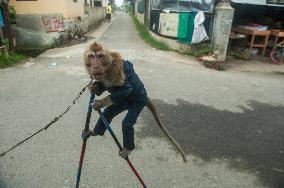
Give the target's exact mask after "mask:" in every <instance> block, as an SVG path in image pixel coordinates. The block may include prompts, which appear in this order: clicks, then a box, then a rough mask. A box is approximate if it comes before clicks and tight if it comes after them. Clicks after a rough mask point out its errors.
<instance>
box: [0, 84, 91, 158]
mask: <svg viewBox="0 0 284 188" xmlns="http://www.w3.org/2000/svg"><path fill="white" fill-rule="evenodd" d="M91 82H92V81H90V82H89V83H88V84H87V85H86V86H85V87H84V88H83V89H82V90H81V91H80V92H79V94H78V96H77V97H76V98H75V99H74V100H73V102H72V104H71V105H69V106H68V107H67V108H66V110H65V111H64V112H62V113H61V114H60V115H59V116H57V117H55V118H53V119H52V120H51V121H50V122H49V123H48V124H47V125H46V126H45V127H44V128H42V129H40V130H38V131H36V132H35V133H34V134H32V135H31V136H29V137H27V138H25V139H24V140H22V141H21V142H19V143H17V144H16V145H14V146H13V147H11V148H10V149H8V150H7V151H5V152H3V153H1V154H0V157H3V156H4V155H5V154H6V153H8V152H10V151H11V150H13V149H14V148H16V147H18V146H19V145H21V144H22V143H24V142H25V141H27V140H29V139H30V138H32V137H33V136H35V135H37V134H38V133H40V132H41V131H43V130H47V129H48V128H49V127H50V126H51V125H52V124H54V123H55V122H57V121H58V120H59V119H60V118H62V117H63V116H64V115H65V114H66V113H67V112H68V111H70V110H71V107H72V106H73V105H75V104H76V103H77V101H78V100H79V98H80V97H81V96H82V94H83V93H84V92H85V90H86V88H87V87H88V85H89V84H90V83H91Z"/></svg>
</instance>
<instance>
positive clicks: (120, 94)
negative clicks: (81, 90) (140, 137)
mask: <svg viewBox="0 0 284 188" xmlns="http://www.w3.org/2000/svg"><path fill="white" fill-rule="evenodd" d="M84 64H85V67H86V70H87V72H88V73H89V75H90V77H91V78H92V79H94V80H96V81H95V82H94V83H93V82H92V83H91V84H90V85H89V88H90V91H91V92H92V93H93V92H94V93H95V94H96V95H97V96H100V95H101V94H102V93H103V92H104V91H108V92H109V93H110V94H109V95H108V96H106V97H104V98H102V99H100V100H94V103H93V108H94V110H99V109H101V108H104V107H106V108H105V109H104V112H103V115H104V116H105V118H106V120H107V121H108V122H109V123H110V122H111V121H112V119H113V118H114V117H115V116H117V115H118V114H120V113H121V112H123V111H125V110H127V114H126V116H125V118H124V119H123V121H122V133H123V149H122V150H121V151H119V155H120V156H121V157H123V158H125V157H127V156H128V155H129V154H130V152H131V151H132V150H133V149H134V148H135V144H134V128H133V126H134V124H135V123H136V120H137V118H138V116H139V114H140V113H141V111H142V109H143V108H144V107H145V106H147V107H148V108H149V109H150V111H151V112H152V114H153V116H154V118H155V120H156V122H157V124H158V126H159V128H160V129H161V130H162V131H163V133H164V134H165V135H166V136H167V138H168V139H169V140H170V141H171V143H172V144H173V145H174V146H175V147H176V148H177V149H178V151H179V152H180V153H181V154H182V157H183V160H184V161H186V157H185V154H184V152H183V151H182V149H181V147H180V146H179V144H178V143H177V142H176V141H175V139H174V138H173V137H172V136H171V135H170V134H169V133H168V131H167V130H166V128H165V127H164V126H163V124H162V123H161V121H160V119H159V117H158V114H157V112H156V110H155V108H154V106H153V103H152V102H151V100H150V99H149V98H148V96H147V92H146V89H145V87H144V85H143V83H142V81H141V80H140V79H139V77H138V75H137V74H136V73H135V71H134V68H133V64H132V63H131V62H129V61H127V60H123V59H122V57H121V56H120V54H118V53H116V52H110V51H108V50H106V49H104V48H103V46H102V45H100V44H99V43H97V42H94V43H93V44H91V45H90V47H89V48H88V49H87V50H86V51H85V53H84ZM105 131H106V128H105V126H104V124H103V122H102V120H100V119H99V120H98V121H97V123H96V126H95V128H94V130H93V131H91V130H89V131H87V132H83V134H84V135H87V136H90V135H92V136H97V135H100V136H102V135H104V133H105Z"/></svg>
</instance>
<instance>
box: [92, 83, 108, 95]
mask: <svg viewBox="0 0 284 188" xmlns="http://www.w3.org/2000/svg"><path fill="white" fill-rule="evenodd" d="M88 88H89V90H90V93H95V94H96V95H97V96H100V95H101V94H102V93H103V92H104V91H105V90H106V89H105V87H104V86H103V84H102V83H101V82H95V83H90V84H89V85H88Z"/></svg>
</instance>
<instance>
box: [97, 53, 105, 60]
mask: <svg viewBox="0 0 284 188" xmlns="http://www.w3.org/2000/svg"><path fill="white" fill-rule="evenodd" d="M96 57H97V58H98V59H101V58H104V57H105V56H104V55H103V54H97V55H96Z"/></svg>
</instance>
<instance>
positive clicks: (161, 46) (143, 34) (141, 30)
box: [132, 16, 170, 51]
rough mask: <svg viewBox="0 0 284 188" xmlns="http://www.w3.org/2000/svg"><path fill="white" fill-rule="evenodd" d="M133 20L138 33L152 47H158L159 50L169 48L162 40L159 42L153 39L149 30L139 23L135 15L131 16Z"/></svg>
mask: <svg viewBox="0 0 284 188" xmlns="http://www.w3.org/2000/svg"><path fill="white" fill-rule="evenodd" d="M132 19H133V22H134V24H135V26H136V29H137V30H138V32H139V35H140V36H141V37H142V38H143V39H144V40H145V41H146V42H147V43H148V44H150V45H151V46H152V47H154V48H157V49H160V50H166V51H168V50H170V48H169V46H168V45H167V44H165V43H164V42H160V41H158V40H156V39H154V38H153V37H152V36H151V35H150V33H149V30H148V29H147V28H146V27H145V26H144V25H143V24H141V23H140V22H139V21H138V19H137V17H136V16H132Z"/></svg>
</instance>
